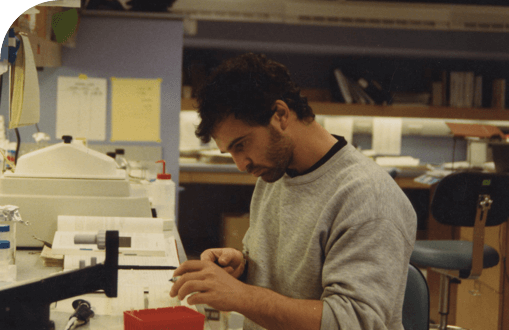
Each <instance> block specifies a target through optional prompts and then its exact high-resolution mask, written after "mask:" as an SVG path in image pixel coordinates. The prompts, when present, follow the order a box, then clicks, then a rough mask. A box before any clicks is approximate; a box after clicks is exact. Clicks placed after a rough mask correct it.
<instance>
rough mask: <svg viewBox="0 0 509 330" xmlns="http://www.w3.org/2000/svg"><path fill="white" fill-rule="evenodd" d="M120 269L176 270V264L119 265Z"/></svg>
mask: <svg viewBox="0 0 509 330" xmlns="http://www.w3.org/2000/svg"><path fill="white" fill-rule="evenodd" d="M118 269H136V270H168V269H169V270H175V269H177V267H175V266H148V265H147V266H141V265H118Z"/></svg>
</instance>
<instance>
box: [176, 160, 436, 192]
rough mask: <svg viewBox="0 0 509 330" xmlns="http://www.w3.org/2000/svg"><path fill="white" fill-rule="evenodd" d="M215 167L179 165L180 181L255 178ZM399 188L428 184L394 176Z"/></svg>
mask: <svg viewBox="0 0 509 330" xmlns="http://www.w3.org/2000/svg"><path fill="white" fill-rule="evenodd" d="M213 166H215V167H214V168H217V167H218V166H221V165H211V169H210V170H207V169H206V166H204V167H203V168H204V169H203V170H201V171H198V170H196V169H192V170H190V169H186V167H185V166H183V167H181V169H180V173H179V182H180V183H199V184H240V185H254V184H255V183H256V180H257V178H256V177H254V176H252V175H251V174H249V173H245V172H239V171H236V172H235V170H231V171H216V170H214V169H213V168H212V167H213ZM395 180H396V182H397V183H398V185H399V186H400V187H401V189H430V186H428V185H426V184H422V183H419V182H415V181H414V177H396V178H395Z"/></svg>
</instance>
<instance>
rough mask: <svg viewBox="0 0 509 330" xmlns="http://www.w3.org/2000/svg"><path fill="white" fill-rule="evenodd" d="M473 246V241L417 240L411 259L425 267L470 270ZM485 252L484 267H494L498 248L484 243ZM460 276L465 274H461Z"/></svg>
mask: <svg viewBox="0 0 509 330" xmlns="http://www.w3.org/2000/svg"><path fill="white" fill-rule="evenodd" d="M472 248H473V243H472V242H469V241H447V240H443V241H440V240H439V241H417V242H415V246H414V251H413V252H412V256H411V258H410V260H412V262H413V263H415V264H417V265H419V266H424V267H434V268H441V269H451V270H460V271H470V269H471V268H472ZM483 253H484V258H483V268H490V267H494V266H496V265H497V264H498V262H499V255H498V253H497V250H495V249H494V248H492V247H491V246H489V245H484V251H483ZM460 277H463V276H461V275H460ZM467 277H468V275H467Z"/></svg>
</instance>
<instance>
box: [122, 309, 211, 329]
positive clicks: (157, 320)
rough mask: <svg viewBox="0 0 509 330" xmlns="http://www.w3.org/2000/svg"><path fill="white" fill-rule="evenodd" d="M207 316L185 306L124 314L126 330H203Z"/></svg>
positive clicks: (126, 312)
mask: <svg viewBox="0 0 509 330" xmlns="http://www.w3.org/2000/svg"><path fill="white" fill-rule="evenodd" d="M204 325H205V315H203V314H201V313H198V312H197V311H195V310H192V309H191V308H188V307H185V306H176V307H165V308H155V309H142V310H137V311H125V312H124V329H125V330H163V329H164V330H188V329H189V330H190V329H193V330H203V327H204Z"/></svg>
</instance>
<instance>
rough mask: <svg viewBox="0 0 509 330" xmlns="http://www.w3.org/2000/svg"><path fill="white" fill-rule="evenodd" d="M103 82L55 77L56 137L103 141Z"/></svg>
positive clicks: (104, 97) (104, 131)
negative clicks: (69, 136)
mask: <svg viewBox="0 0 509 330" xmlns="http://www.w3.org/2000/svg"><path fill="white" fill-rule="evenodd" d="M106 91H107V80H106V79H102V78H87V77H86V76H84V75H81V76H80V77H58V83H57V128H56V138H57V139H60V138H61V137H62V135H72V136H73V137H75V138H86V139H87V140H97V141H104V140H105V139H106Z"/></svg>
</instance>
